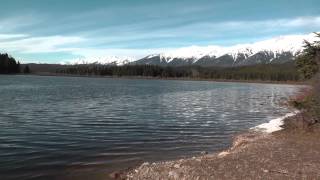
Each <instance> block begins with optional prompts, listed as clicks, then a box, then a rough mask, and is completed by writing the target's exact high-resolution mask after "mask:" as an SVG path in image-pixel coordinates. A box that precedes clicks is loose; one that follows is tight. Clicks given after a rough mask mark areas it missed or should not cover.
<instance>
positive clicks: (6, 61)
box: [0, 53, 30, 74]
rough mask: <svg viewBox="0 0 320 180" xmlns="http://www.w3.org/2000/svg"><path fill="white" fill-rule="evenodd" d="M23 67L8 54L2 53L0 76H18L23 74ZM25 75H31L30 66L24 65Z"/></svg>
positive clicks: (0, 56) (0, 55)
mask: <svg viewBox="0 0 320 180" xmlns="http://www.w3.org/2000/svg"><path fill="white" fill-rule="evenodd" d="M21 67H22V66H21V65H20V62H19V61H16V60H15V59H14V58H13V57H11V56H9V55H8V54H6V53H5V54H1V53H0V74H18V73H21ZM23 67H24V68H23V71H22V72H23V73H25V74H27V73H30V68H29V66H28V65H23Z"/></svg>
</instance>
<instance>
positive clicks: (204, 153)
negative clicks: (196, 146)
mask: <svg viewBox="0 0 320 180" xmlns="http://www.w3.org/2000/svg"><path fill="white" fill-rule="evenodd" d="M200 154H201V155H206V154H208V152H207V151H202V152H201V153H200Z"/></svg>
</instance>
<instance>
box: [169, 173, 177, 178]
mask: <svg viewBox="0 0 320 180" xmlns="http://www.w3.org/2000/svg"><path fill="white" fill-rule="evenodd" d="M169 177H171V178H174V179H179V174H178V173H177V172H175V171H170V172H169Z"/></svg>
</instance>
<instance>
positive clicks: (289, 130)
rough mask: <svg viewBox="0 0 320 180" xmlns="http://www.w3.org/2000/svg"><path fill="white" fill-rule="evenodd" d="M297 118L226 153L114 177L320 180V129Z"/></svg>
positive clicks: (245, 138)
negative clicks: (303, 125)
mask: <svg viewBox="0 0 320 180" xmlns="http://www.w3.org/2000/svg"><path fill="white" fill-rule="evenodd" d="M295 118H296V119H293V118H291V119H289V120H288V119H287V120H286V121H285V122H286V126H285V129H284V130H281V131H278V132H274V133H272V134H263V133H256V132H248V133H244V134H242V135H239V136H237V137H236V138H235V140H234V143H233V146H232V147H231V148H230V149H229V150H226V151H224V152H220V153H215V154H207V155H202V156H199V157H193V158H189V159H180V160H176V161H168V162H158V163H144V164H142V165H141V166H140V167H137V168H135V169H133V170H131V171H129V172H126V173H123V174H116V175H115V177H116V178H118V179H129V180H144V179H145V180H147V179H148V180H152V179H155V180H162V179H168V180H178V179H179V180H184V179H185V180H202V179H203V180H204V179H215V180H216V179H227V180H232V179H236V180H238V179H241V180H242V179H254V180H257V179H264V180H267V179H281V180H283V179H299V180H300V179H306V180H313V179H314V180H317V179H320V125H318V124H315V125H313V126H311V127H307V128H305V127H304V128H301V123H300V124H299V123H297V122H299V119H298V118H297V117H295ZM297 119H298V120H297ZM302 124H303V123H302Z"/></svg>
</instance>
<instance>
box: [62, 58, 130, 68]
mask: <svg viewBox="0 0 320 180" xmlns="http://www.w3.org/2000/svg"><path fill="white" fill-rule="evenodd" d="M133 61H135V58H132V57H127V56H123V57H120V56H95V57H81V58H77V59H74V60H72V61H70V62H68V63H69V64H103V65H118V66H121V65H125V64H129V63H131V62H133Z"/></svg>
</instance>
